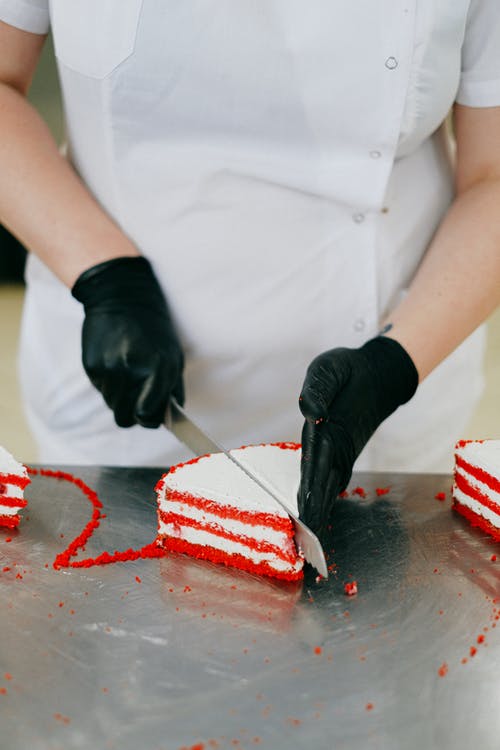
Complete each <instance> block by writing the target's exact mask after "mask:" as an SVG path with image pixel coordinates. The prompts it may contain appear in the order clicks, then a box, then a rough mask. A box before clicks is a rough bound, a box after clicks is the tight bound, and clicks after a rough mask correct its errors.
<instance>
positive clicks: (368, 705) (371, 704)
mask: <svg viewBox="0 0 500 750" xmlns="http://www.w3.org/2000/svg"><path fill="white" fill-rule="evenodd" d="M365 708H366V710H367V711H373V703H367V704H366V706H365Z"/></svg>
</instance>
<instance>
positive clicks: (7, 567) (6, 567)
mask: <svg viewBox="0 0 500 750" xmlns="http://www.w3.org/2000/svg"><path fill="white" fill-rule="evenodd" d="M2 570H3V572H4V573H8V572H9V570H10V568H9V566H8V565H6V566H5V568H2Z"/></svg>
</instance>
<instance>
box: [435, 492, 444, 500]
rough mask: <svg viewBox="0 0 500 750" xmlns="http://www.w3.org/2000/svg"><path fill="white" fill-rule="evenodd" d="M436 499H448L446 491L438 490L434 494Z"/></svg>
mask: <svg viewBox="0 0 500 750" xmlns="http://www.w3.org/2000/svg"><path fill="white" fill-rule="evenodd" d="M434 499H435V500H439V501H440V502H443V501H444V500H446V492H438V493H437V494H436V495H434Z"/></svg>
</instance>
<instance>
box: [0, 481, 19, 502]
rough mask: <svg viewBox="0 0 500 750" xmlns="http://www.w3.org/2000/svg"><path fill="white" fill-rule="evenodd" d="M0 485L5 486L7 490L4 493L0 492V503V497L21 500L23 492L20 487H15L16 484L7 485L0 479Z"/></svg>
mask: <svg viewBox="0 0 500 750" xmlns="http://www.w3.org/2000/svg"><path fill="white" fill-rule="evenodd" d="M0 484H6V485H7V489H6V490H5V492H0V503H1V502H2V497H11V498H14V497H15V498H17V499H18V500H22V499H23V497H24V490H22V489H21V488H20V487H18V486H17V484H7V483H6V482H2V480H1V478H0Z"/></svg>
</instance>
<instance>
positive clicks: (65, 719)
mask: <svg viewBox="0 0 500 750" xmlns="http://www.w3.org/2000/svg"><path fill="white" fill-rule="evenodd" d="M54 719H55V720H56V721H60V722H61V724H69V723H70V721H71V719H70V718H69V716H63V714H60V713H56V714H54Z"/></svg>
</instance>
